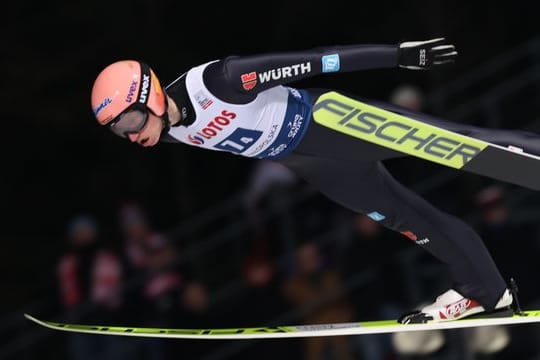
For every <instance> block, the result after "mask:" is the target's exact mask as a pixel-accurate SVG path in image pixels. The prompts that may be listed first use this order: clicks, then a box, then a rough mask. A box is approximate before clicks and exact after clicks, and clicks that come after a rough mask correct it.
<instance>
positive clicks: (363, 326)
mask: <svg viewBox="0 0 540 360" xmlns="http://www.w3.org/2000/svg"><path fill="white" fill-rule="evenodd" d="M24 316H25V317H26V318H27V319H28V320H31V321H33V322H35V323H37V324H39V325H41V326H44V327H47V328H50V329H54V330H61V331H70V332H78V333H90V334H101V335H120V336H140V337H158V338H177V339H214V340H220V339H238V340H243V339H265V338H294V337H296V338H298V337H316V336H338V335H365V334H384V333H396V332H407V331H427V330H446V329H460V328H470V327H480V326H494V325H515V324H526V323H536V322H540V310H528V311H523V312H521V313H520V314H514V315H512V316H509V317H484V318H482V317H476V318H466V319H461V320H455V321H447V322H440V323H428V324H400V323H399V322H398V321H397V320H395V319H392V320H378V321H365V322H351V323H335V324H316V325H296V326H271V327H264V326H263V327H253V328H230V329H224V328H223V329H167V328H163V329H160V328H146V327H122V326H104V325H81V324H66V323H57V322H51V321H43V320H39V319H37V318H35V317H33V316H31V315H28V314H24Z"/></svg>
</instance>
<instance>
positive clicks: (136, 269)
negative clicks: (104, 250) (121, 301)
mask: <svg viewBox="0 0 540 360" xmlns="http://www.w3.org/2000/svg"><path fill="white" fill-rule="evenodd" d="M118 215H119V226H120V231H121V234H122V237H123V246H124V254H123V255H124V262H125V264H126V273H127V285H126V288H125V293H126V298H127V299H129V302H128V303H127V304H126V306H125V307H124V310H125V313H126V322H127V323H129V324H133V325H134V326H146V327H155V328H166V327H171V326H172V325H174V323H173V321H174V319H175V317H176V316H177V313H178V308H179V306H180V294H181V291H182V281H183V280H182V276H181V273H180V271H179V270H178V269H177V268H176V263H177V252H176V251H177V250H176V247H175V245H174V244H173V242H172V241H170V239H168V238H167V237H165V236H164V235H162V234H160V233H159V232H157V231H156V230H154V229H153V228H152V225H151V223H150V219H149V218H148V215H147V213H146V211H145V209H144V208H143V206H142V205H141V204H139V203H138V202H136V201H131V202H125V203H124V204H122V205H121V206H120V208H119V212H118ZM169 344H170V343H169V342H167V341H164V340H162V339H158V338H155V339H144V340H143V341H139V342H137V343H134V346H135V348H136V353H137V359H149V360H161V359H166V358H167V357H168V355H169V354H168V352H169V350H170V347H169V346H168V345H169Z"/></svg>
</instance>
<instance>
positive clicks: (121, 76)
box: [91, 60, 167, 125]
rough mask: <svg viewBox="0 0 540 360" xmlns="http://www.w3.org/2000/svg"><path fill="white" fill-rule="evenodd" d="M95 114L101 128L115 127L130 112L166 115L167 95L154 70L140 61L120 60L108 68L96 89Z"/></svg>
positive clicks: (101, 76)
mask: <svg viewBox="0 0 540 360" xmlns="http://www.w3.org/2000/svg"><path fill="white" fill-rule="evenodd" d="M91 103H92V111H93V113H94V116H95V117H96V119H97V121H98V122H99V123H100V124H101V125H107V124H111V125H112V123H111V122H112V121H113V120H115V119H118V117H119V116H120V115H122V114H123V113H124V112H126V111H127V110H129V109H133V108H134V109H136V110H143V111H146V110H149V111H151V112H152V113H153V114H154V115H156V116H163V115H164V114H165V112H166V110H167V101H166V95H165V93H164V91H163V88H162V87H161V84H160V83H159V80H158V78H157V76H156V75H155V74H154V72H153V71H152V69H150V67H149V66H148V65H147V64H145V63H143V62H140V61H136V60H120V61H117V62H114V63H112V64H110V65H108V66H107V67H105V68H104V69H103V70H102V71H101V72H100V73H99V75H98V76H97V78H96V80H95V81H94V85H93V87H92V95H91Z"/></svg>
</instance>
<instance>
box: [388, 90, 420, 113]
mask: <svg viewBox="0 0 540 360" xmlns="http://www.w3.org/2000/svg"><path fill="white" fill-rule="evenodd" d="M390 102H391V103H393V104H396V105H399V106H402V107H404V108H406V109H409V110H413V111H423V110H424V108H425V96H424V93H423V92H422V90H420V88H418V87H416V86H415V85H410V84H403V85H400V86H398V87H397V88H395V89H394V90H393V91H392V93H391V94H390Z"/></svg>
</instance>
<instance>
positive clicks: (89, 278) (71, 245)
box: [57, 215, 125, 360]
mask: <svg viewBox="0 0 540 360" xmlns="http://www.w3.org/2000/svg"><path fill="white" fill-rule="evenodd" d="M66 235H67V245H68V249H67V250H66V252H65V253H64V254H63V255H62V256H61V258H60V260H59V262H58V265H57V278H58V286H59V290H60V300H61V303H62V305H63V308H64V310H65V311H66V314H67V317H68V319H69V321H70V322H92V323H102V324H107V323H113V322H115V321H118V320H117V319H118V314H119V309H120V307H121V306H122V303H123V299H122V291H121V290H122V280H123V278H122V276H123V274H122V264H121V261H120V258H119V256H118V255H117V254H116V253H115V252H114V251H112V250H111V249H109V248H108V247H106V246H105V244H103V243H101V242H100V239H99V229H98V225H97V223H96V220H95V219H94V218H93V217H92V216H89V215H80V216H76V217H74V218H73V219H72V220H71V221H70V223H69V225H68V228H67V234H66ZM124 343H125V342H124V341H123V340H122V339H118V338H114V337H110V336H95V335H85V334H70V335H69V337H68V355H69V359H77V360H82V359H96V358H99V359H104V360H105V359H118V358H121V357H122V356H124V355H125V353H124V352H125V348H124V346H123V344H124Z"/></svg>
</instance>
